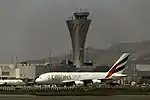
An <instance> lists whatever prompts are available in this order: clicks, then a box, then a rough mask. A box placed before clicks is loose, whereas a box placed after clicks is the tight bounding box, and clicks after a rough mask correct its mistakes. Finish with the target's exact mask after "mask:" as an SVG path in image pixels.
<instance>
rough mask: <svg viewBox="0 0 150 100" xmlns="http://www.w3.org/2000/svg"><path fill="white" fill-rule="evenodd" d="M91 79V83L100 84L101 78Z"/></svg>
mask: <svg viewBox="0 0 150 100" xmlns="http://www.w3.org/2000/svg"><path fill="white" fill-rule="evenodd" d="M92 81H93V84H100V83H101V80H92Z"/></svg>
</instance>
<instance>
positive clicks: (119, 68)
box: [105, 53, 130, 78]
mask: <svg viewBox="0 0 150 100" xmlns="http://www.w3.org/2000/svg"><path fill="white" fill-rule="evenodd" d="M129 55H130V54H129V53H123V54H122V56H121V57H120V58H119V59H118V60H117V61H116V63H115V64H114V65H113V66H112V67H111V69H110V70H109V71H108V74H107V75H106V77H105V78H108V77H110V76H111V75H112V74H114V73H117V74H121V73H122V72H123V70H125V69H126V68H127V67H126V63H127V61H128V58H129Z"/></svg>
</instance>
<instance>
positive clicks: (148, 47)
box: [29, 40, 150, 65]
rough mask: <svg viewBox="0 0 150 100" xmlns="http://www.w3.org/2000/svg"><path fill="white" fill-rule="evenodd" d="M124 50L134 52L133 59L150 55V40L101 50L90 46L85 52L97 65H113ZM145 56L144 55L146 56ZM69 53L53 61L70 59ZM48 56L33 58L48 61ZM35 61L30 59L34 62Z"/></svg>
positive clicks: (88, 58) (87, 57) (120, 44)
mask: <svg viewBox="0 0 150 100" xmlns="http://www.w3.org/2000/svg"><path fill="white" fill-rule="evenodd" d="M123 52H132V55H131V59H139V58H140V60H141V59H142V58H141V57H143V55H145V56H146V55H148V54H149V55H150V40H147V41H141V42H136V43H119V44H115V45H112V46H111V47H109V48H107V49H104V50H100V49H95V48H91V47H90V48H88V53H87V52H85V59H86V60H93V61H94V62H95V63H96V65H106V64H107V65H111V64H112V63H113V62H115V60H116V59H117V58H118V57H119V56H120V55H121V54H122V53H123ZM87 54H88V55H87ZM145 56H144V57H145ZM69 58H70V57H69V56H68V55H63V56H60V57H57V58H56V57H54V58H53V63H59V62H60V60H62V59H69ZM47 59H48V58H45V59H41V60H33V61H34V62H36V63H39V62H43V61H46V60H47ZM33 61H29V62H30V63H32V62H33Z"/></svg>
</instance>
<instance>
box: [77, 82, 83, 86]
mask: <svg viewBox="0 0 150 100" xmlns="http://www.w3.org/2000/svg"><path fill="white" fill-rule="evenodd" d="M75 84H76V86H83V85H84V82H82V81H75Z"/></svg>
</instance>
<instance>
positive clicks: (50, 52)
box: [48, 48, 52, 66]
mask: <svg viewBox="0 0 150 100" xmlns="http://www.w3.org/2000/svg"><path fill="white" fill-rule="evenodd" d="M48 51H49V61H48V62H49V65H50V66H51V60H52V59H51V57H52V50H51V49H50V48H48Z"/></svg>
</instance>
